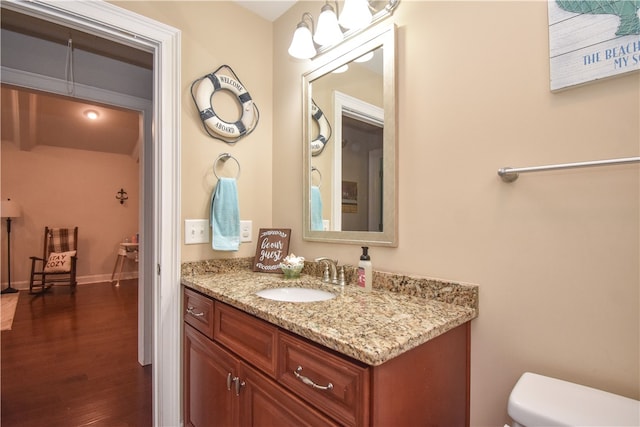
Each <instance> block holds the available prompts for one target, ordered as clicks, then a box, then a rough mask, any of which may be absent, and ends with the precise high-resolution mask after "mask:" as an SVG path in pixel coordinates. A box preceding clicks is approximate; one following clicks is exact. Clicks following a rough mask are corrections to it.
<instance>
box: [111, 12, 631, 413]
mask: <svg viewBox="0 0 640 427" xmlns="http://www.w3.org/2000/svg"><path fill="white" fill-rule="evenodd" d="M304 3H306V2H303V4H301V5H297V6H295V7H294V8H293V9H292V10H290V11H289V12H288V13H287V14H286V15H285V16H283V17H282V18H280V19H279V20H278V21H276V23H275V24H274V25H273V26H272V25H271V24H270V23H268V22H266V21H264V20H261V19H260V18H258V17H255V16H253V15H251V14H249V13H247V12H246V11H244V9H242V8H240V7H238V6H235V5H233V4H231V3H228V2H122V3H120V2H118V3H117V4H119V5H121V6H122V7H125V8H127V9H131V10H134V11H137V12H139V13H142V14H144V15H146V16H149V17H151V18H153V19H156V20H159V21H162V22H165V23H167V24H169V25H172V26H174V27H177V28H179V29H181V30H182V64H183V66H182V86H183V99H182V106H183V109H184V111H183V115H182V183H181V186H182V217H183V218H197V217H203V218H204V217H206V212H207V207H208V206H207V205H208V201H209V195H210V192H211V190H212V188H213V185H214V183H215V180H214V179H213V177H212V172H211V167H212V162H213V159H215V157H216V156H217V155H218V154H219V153H220V152H223V151H229V152H231V153H232V154H234V155H235V156H237V157H238V159H239V160H240V162H241V164H242V177H241V179H240V182H239V185H240V190H239V191H240V199H241V202H240V203H241V206H240V208H241V215H242V217H243V218H246V219H253V220H254V235H255V233H256V229H257V228H258V227H260V226H266V227H268V226H274V227H290V228H292V229H293V232H292V241H291V250H292V251H293V252H295V253H296V254H300V255H303V256H305V257H307V258H308V259H311V258H313V257H315V256H320V255H329V254H330V255H332V256H334V257H337V258H338V259H339V260H340V262H341V263H351V264H353V263H355V262H357V259H358V256H359V253H360V249H359V247H355V246H348V245H331V244H321V243H310V242H304V241H302V230H301V226H302V207H301V203H300V198H301V194H302V187H301V186H302V179H301V178H300V177H301V175H302V170H301V157H302V145H301V142H300V140H301V134H302V130H301V117H300V107H301V89H300V86H301V85H300V74H301V73H302V72H303V71H305V70H306V67H307V66H308V64H307V63H304V62H298V61H294V60H293V59H291V58H289V57H288V55H287V53H286V50H287V47H288V44H289V41H290V37H291V34H292V31H293V29H294V28H295V25H296V24H297V22H298V20H299V19H300V16H301V13H302V11H303V10H305V9H306V8H307V5H305V4H304ZM314 14H317V12H315V11H314ZM231 17H233V19H231ZM392 19H393V20H394V21H395V22H396V23H397V25H398V42H397V45H398V71H399V72H398V83H399V84H398V115H399V117H400V119H399V123H398V125H399V126H398V129H399V130H398V133H399V170H400V172H399V187H400V189H399V203H400V206H399V224H400V225H399V229H400V239H399V241H400V243H399V246H398V248H372V249H371V254H372V261H373V265H374V268H375V269H379V270H385V271H392V272H404V273H412V274H418V275H423V276H433V277H442V278H446V279H452V280H460V281H467V282H473V283H477V284H479V285H480V316H479V317H478V319H476V320H474V321H473V327H472V367H471V368H472V378H471V381H472V395H471V399H472V418H471V423H472V425H474V426H496V425H502V423H504V422H506V421H508V418H507V416H506V402H507V397H508V393H509V391H510V390H511V388H512V387H513V384H514V383H515V381H516V380H517V378H518V377H519V375H520V374H521V373H522V372H523V371H527V370H531V371H536V372H540V373H542V374H546V375H552V376H556V377H560V378H564V379H567V380H571V381H577V382H581V383H584V384H588V385H591V386H594V387H598V388H603V389H606V390H609V391H612V392H614V393H619V394H623V395H626V396H630V397H634V398H636V399H637V398H639V397H640V384H639V381H638V378H639V374H640V372H639V371H638V360H639V359H640V351H639V340H640V337H639V335H640V330H639V325H640V318H639V314H638V313H639V312H640V310H639V292H638V288H639V281H640V279H639V274H640V271H639V270H640V268H639V259H640V254H639V249H638V246H639V245H638V241H639V237H640V236H639V198H640V188H639V186H640V184H639V182H640V176H639V172H638V167H637V165H635V166H618V167H611V168H601V169H584V170H573V171H564V172H549V173H540V174H535V175H526V176H523V177H521V178H520V179H519V180H518V181H517V182H515V183H513V184H504V183H502V182H501V181H500V179H499V178H498V177H497V175H496V170H497V169H498V168H499V167H502V166H508V165H511V166H528V165H538V164H550V163H563V162H573V161H581V160H595V159H604V158H614V157H627V156H637V155H638V151H639V147H638V141H639V139H640V131H639V115H640V107H639V100H638V92H639V89H640V82H639V79H640V77H639V75H638V73H635V74H632V75H628V76H624V77H620V78H616V79H613V80H608V81H602V82H597V83H594V84H590V85H586V86H584V87H580V88H574V89H570V90H567V91H564V92H561V93H555V94H553V93H550V91H549V71H548V68H549V63H548V29H547V12H546V2H542V1H536V2H506V1H505V2H480V1H476V2H419V1H406V0H405V1H402V2H401V4H400V6H399V8H398V9H397V11H396V13H395V15H394V17H393V18H392ZM272 32H273V43H272V42H271V35H272ZM225 63H226V64H229V65H231V66H232V67H233V68H234V70H235V71H236V72H237V73H238V75H239V76H240V78H241V80H242V81H243V83H244V84H245V85H246V86H247V88H248V89H249V90H250V92H251V94H252V96H253V98H254V100H256V103H257V104H258V106H259V107H260V111H261V115H262V117H261V121H260V124H259V126H258V129H257V130H256V132H254V134H252V135H251V136H249V137H248V138H245V139H243V140H242V141H240V142H239V143H238V144H236V145H235V146H233V147H229V146H226V144H224V143H222V142H219V141H217V140H213V139H211V138H209V137H208V136H206V135H205V134H204V133H203V131H202V129H201V125H200V123H199V120H198V118H197V115H196V114H195V111H194V106H193V103H192V100H191V98H190V95H189V92H188V89H189V85H190V84H191V82H192V81H193V80H195V79H196V78H198V77H200V76H202V75H203V74H205V73H207V72H209V71H212V70H214V69H215V68H217V67H218V66H219V65H221V64H225ZM272 65H273V68H272ZM254 249H255V242H254V243H252V244H249V245H243V246H242V248H241V251H240V252H238V253H232V254H226V253H215V252H213V251H212V250H211V249H208V248H207V247H206V246H205V245H196V246H183V247H182V259H183V260H184V261H189V260H198V259H207V258H214V257H226V256H246V255H253V253H254Z"/></svg>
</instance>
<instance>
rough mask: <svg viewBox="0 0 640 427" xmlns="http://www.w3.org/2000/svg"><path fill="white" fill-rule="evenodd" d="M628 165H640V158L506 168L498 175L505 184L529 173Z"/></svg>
mask: <svg viewBox="0 0 640 427" xmlns="http://www.w3.org/2000/svg"><path fill="white" fill-rule="evenodd" d="M627 163H640V157H625V158H621V159H609V160H594V161H591V162H578V163H562V164H558V165H546V166H531V167H528V168H510V167H504V168H500V169H498V175H499V176H500V178H502V180H503V181H504V182H513V181H515V180H516V179H518V176H519V174H521V173H527V172H542V171H550V170H556V169H574V168H587V167H593V166H610V165H622V164H627Z"/></svg>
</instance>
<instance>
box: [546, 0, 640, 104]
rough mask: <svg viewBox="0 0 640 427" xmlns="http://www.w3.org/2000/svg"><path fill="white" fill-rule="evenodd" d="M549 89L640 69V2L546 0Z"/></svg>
mask: <svg viewBox="0 0 640 427" xmlns="http://www.w3.org/2000/svg"><path fill="white" fill-rule="evenodd" d="M548 6H549V63H550V71H551V90H552V91H555V90H560V89H565V88H567V87H570V86H575V85H579V84H583V83H587V82H591V81H594V80H599V79H603V78H606V77H612V76H616V75H619V74H623V73H628V72H631V71H637V70H640V20H639V19H638V8H639V7H640V6H639V3H638V2H637V1H629V0H548Z"/></svg>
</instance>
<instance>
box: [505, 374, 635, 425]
mask: <svg viewBox="0 0 640 427" xmlns="http://www.w3.org/2000/svg"><path fill="white" fill-rule="evenodd" d="M508 412H509V416H510V417H511V418H512V419H513V421H514V422H513V424H512V427H542V426H544V427H552V426H600V427H605V426H606V427H613V426H636V427H637V426H640V401H638V400H633V399H629V398H627V397H623V396H618V395H616V394H612V393H607V392H606V391H602V390H597V389H595V388H590V387H585V386H583V385H579V384H574V383H570V382H567V381H562V380H559V379H556V378H549V377H545V376H542V375H538V374H532V373H530V372H525V373H524V374H523V375H522V376H521V377H520V379H519V380H518V382H517V383H516V385H515V387H514V388H513V390H512V391H511V395H510V396H509V406H508Z"/></svg>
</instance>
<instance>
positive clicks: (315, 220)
mask: <svg viewBox="0 0 640 427" xmlns="http://www.w3.org/2000/svg"><path fill="white" fill-rule="evenodd" d="M323 229H324V227H323V226H322V195H321V194H320V187H318V186H316V185H312V186H311V230H313V231H322V230H323Z"/></svg>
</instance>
